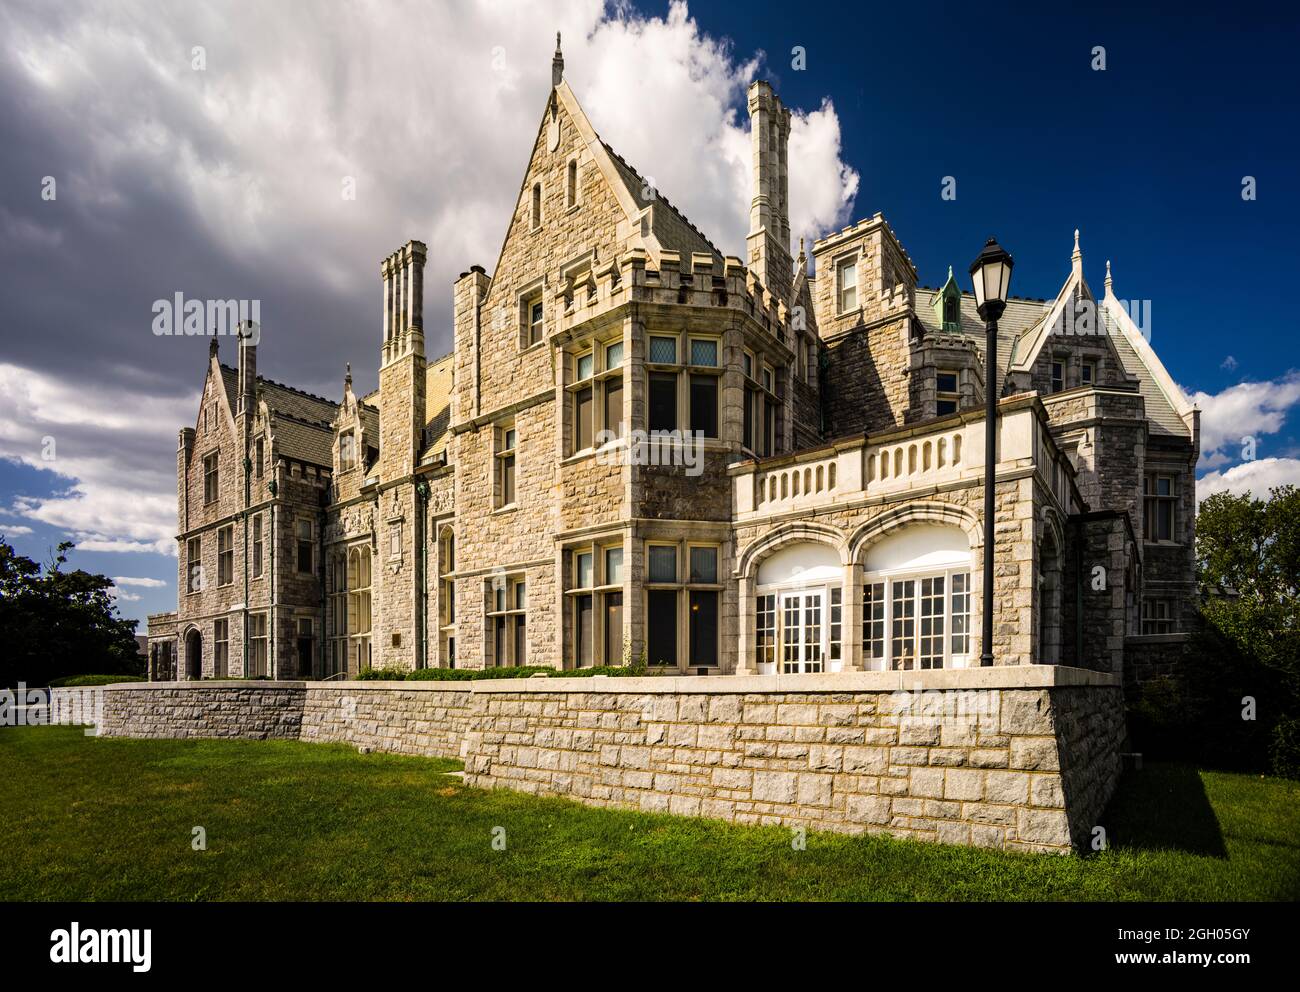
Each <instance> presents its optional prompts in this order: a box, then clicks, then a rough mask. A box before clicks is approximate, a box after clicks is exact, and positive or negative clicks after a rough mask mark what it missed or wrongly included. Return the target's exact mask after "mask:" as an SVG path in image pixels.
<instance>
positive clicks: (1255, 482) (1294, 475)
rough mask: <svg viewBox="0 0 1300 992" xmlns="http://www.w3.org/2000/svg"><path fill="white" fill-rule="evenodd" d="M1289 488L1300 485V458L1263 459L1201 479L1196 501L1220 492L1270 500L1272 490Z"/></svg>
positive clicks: (1197, 483) (1198, 481)
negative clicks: (1280, 487)
mask: <svg viewBox="0 0 1300 992" xmlns="http://www.w3.org/2000/svg"><path fill="white" fill-rule="evenodd" d="M1285 485H1292V486H1300V458H1260V459H1257V460H1256V461H1253V462H1242V463H1241V464H1240V465H1234V466H1233V467H1232V468H1230V469H1228V470H1227V471H1224V472H1211V473H1210V474H1209V475H1206V476H1203V477H1201V478H1199V479H1197V480H1196V501H1197V502H1198V503H1199V502H1201V501H1202V500H1204V499H1205V498H1206V497H1207V496H1212V495H1214V494H1215V493H1220V492H1231V493H1236V494H1238V495H1242V494H1247V493H1248V494H1250V495H1252V496H1254V497H1256V498H1257V499H1267V498H1268V493H1269V490H1270V489H1272V488H1274V487H1276V486H1285Z"/></svg>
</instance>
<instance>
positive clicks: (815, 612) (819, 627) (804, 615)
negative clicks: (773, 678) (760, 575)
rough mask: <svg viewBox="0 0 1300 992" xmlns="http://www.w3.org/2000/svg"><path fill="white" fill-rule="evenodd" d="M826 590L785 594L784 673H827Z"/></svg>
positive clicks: (782, 595)
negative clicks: (824, 617)
mask: <svg viewBox="0 0 1300 992" xmlns="http://www.w3.org/2000/svg"><path fill="white" fill-rule="evenodd" d="M824 595H825V592H824V590H821V589H818V590H816V591H815V592H802V591H801V592H787V593H782V594H781V671H782V673H783V674H786V675H792V674H798V673H804V672H820V671H823V660H822V659H823V657H824V651H825V644H824V637H825V624H824V622H823V617H822V606H823V597H824Z"/></svg>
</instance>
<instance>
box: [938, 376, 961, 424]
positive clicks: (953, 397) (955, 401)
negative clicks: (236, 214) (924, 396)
mask: <svg viewBox="0 0 1300 992" xmlns="http://www.w3.org/2000/svg"><path fill="white" fill-rule="evenodd" d="M946 375H950V376H952V380H953V388H952V389H943V388H941V386H940V383H939V380H940V377H941V376H946ZM945 403H951V404H952V409H951V410H945V409H943V405H944V404H945ZM960 409H961V372H959V371H958V370H957V369H936V370H935V373H934V414H935V416H936V417H948V416H951V415H952V414H954V413H956V412H957V411H958V410H960Z"/></svg>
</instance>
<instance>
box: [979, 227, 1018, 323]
mask: <svg viewBox="0 0 1300 992" xmlns="http://www.w3.org/2000/svg"><path fill="white" fill-rule="evenodd" d="M1015 265H1016V262H1015V259H1013V258H1012V257H1011V256H1010V255H1009V254H1007V250H1006V249H1005V248H1003V247H1002V246H1001V245H1000V244H998V243H997V241H996V240H994V239H993V238H989V240H988V243H987V244H985V245H984V250H983V251H982V252H980V253H979V256H978V257H977V258H976V259H975V261H973V262H971V264H970V275H971V279H972V280H973V281H974V283H975V307H976V309H978V310H979V314H980V319H981V320H984V321H990V320H997V319H998V318H999V317H1001V316H1002V311H1003V310H1005V309H1006V306H1007V292H1008V290H1010V288H1011V270H1012V269H1013V268H1015Z"/></svg>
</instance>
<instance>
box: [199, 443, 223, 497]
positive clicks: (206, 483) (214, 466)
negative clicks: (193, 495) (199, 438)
mask: <svg viewBox="0 0 1300 992" xmlns="http://www.w3.org/2000/svg"><path fill="white" fill-rule="evenodd" d="M209 490H210V491H209ZM220 499H221V452H220V451H219V450H218V451H210V452H208V453H207V454H206V455H204V456H203V505H204V506H212V505H213V504H214V503H216V502H217V501H218V500H220Z"/></svg>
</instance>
